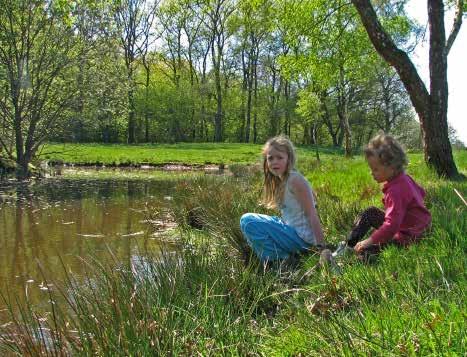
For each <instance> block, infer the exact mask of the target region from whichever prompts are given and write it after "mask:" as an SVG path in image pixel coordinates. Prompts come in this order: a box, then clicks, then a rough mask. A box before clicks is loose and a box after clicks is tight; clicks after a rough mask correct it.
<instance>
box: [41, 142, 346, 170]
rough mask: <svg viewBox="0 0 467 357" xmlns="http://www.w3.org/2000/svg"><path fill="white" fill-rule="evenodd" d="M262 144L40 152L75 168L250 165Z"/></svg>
mask: <svg viewBox="0 0 467 357" xmlns="http://www.w3.org/2000/svg"><path fill="white" fill-rule="evenodd" d="M261 147H262V145H256V144H228V143H179V144H139V145H124V144H94V143H88V144H57V143H48V144H46V145H44V146H43V148H42V150H41V152H40V159H44V160H50V161H63V162H65V163H70V164H78V165H96V164H97V165H114V166H132V165H139V164H150V165H163V164H167V163H178V164H188V165H206V164H227V165H229V164H249V163H255V162H258V161H259V160H260V158H261ZM320 151H321V155H324V156H326V155H327V154H335V153H338V152H341V151H342V150H340V149H334V148H321V149H320ZM298 152H299V155H304V156H306V157H311V156H314V149H312V148H311V147H303V148H302V147H299V148H298Z"/></svg>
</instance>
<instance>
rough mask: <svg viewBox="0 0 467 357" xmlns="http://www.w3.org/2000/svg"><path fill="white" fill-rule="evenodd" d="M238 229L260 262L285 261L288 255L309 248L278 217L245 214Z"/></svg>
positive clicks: (307, 244) (308, 245)
mask: <svg viewBox="0 0 467 357" xmlns="http://www.w3.org/2000/svg"><path fill="white" fill-rule="evenodd" d="M240 228H241V230H242V232H243V234H244V236H245V237H246V241H247V242H248V245H249V246H250V247H251V248H252V249H253V251H254V252H255V253H256V255H257V256H258V258H259V259H260V260H261V261H262V262H265V261H268V260H277V259H286V258H287V257H289V255H290V254H293V253H299V252H302V251H305V250H308V248H309V247H310V246H311V245H310V244H309V243H307V242H305V241H304V240H303V239H302V238H300V237H299V235H298V234H297V232H296V231H295V229H294V228H293V227H291V226H289V225H287V224H285V223H284V222H283V221H282V220H281V219H280V218H279V217H273V216H267V215H265V214H258V213H245V214H244V215H243V216H242V218H240Z"/></svg>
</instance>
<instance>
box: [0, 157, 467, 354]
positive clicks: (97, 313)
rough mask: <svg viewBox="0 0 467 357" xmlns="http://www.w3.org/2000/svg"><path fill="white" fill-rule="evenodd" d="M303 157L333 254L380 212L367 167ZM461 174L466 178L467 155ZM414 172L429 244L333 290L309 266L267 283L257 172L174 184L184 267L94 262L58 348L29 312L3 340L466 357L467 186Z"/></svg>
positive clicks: (416, 163) (390, 252) (310, 261)
mask: <svg viewBox="0 0 467 357" xmlns="http://www.w3.org/2000/svg"><path fill="white" fill-rule="evenodd" d="M299 156H300V157H299V166H298V167H299V169H300V170H301V171H302V172H303V173H304V174H305V176H306V177H307V178H308V179H310V181H311V183H312V185H313V187H314V189H315V191H316V192H317V194H318V210H319V213H320V217H321V220H322V222H323V228H324V231H325V235H326V237H327V239H328V240H329V241H330V242H333V243H337V242H338V241H339V240H341V239H343V237H344V236H345V234H346V233H347V232H348V230H349V228H350V227H351V225H352V222H353V219H354V217H355V215H356V214H357V213H358V212H359V211H360V210H362V209H364V208H365V207H367V206H368V205H377V206H380V207H381V192H380V188H379V186H378V185H377V184H376V183H374V182H373V181H372V179H371V177H370V175H369V173H368V169H367V166H366V164H365V162H364V160H363V159H362V158H361V157H356V158H354V159H352V160H346V159H343V158H342V157H340V156H337V155H333V154H331V153H328V154H324V155H322V160H321V162H317V161H316V160H315V159H314V156H313V152H312V151H307V150H306V149H299ZM456 160H457V165H458V167H459V168H460V170H461V171H462V172H464V174H466V173H467V172H466V171H465V170H466V168H467V154H466V152H457V153H456ZM410 161H411V164H410V165H409V167H408V170H407V171H408V173H409V174H411V175H412V176H413V177H414V178H415V180H416V181H417V182H419V183H420V184H421V185H422V186H423V187H425V188H426V190H427V199H426V201H427V206H428V207H429V209H430V210H431V212H432V214H433V226H432V228H431V230H430V232H429V233H428V234H427V236H426V237H425V239H423V241H422V242H421V243H419V244H417V245H413V246H411V247H409V248H408V249H398V248H395V247H391V248H389V249H387V250H385V251H384V252H383V254H382V255H381V256H380V258H379V260H378V262H377V263H376V264H374V265H370V266H367V265H362V264H361V263H359V262H357V261H356V260H355V259H353V257H348V258H345V259H344V260H343V261H342V263H343V266H342V270H343V273H342V275H337V276H336V275H333V274H332V273H330V272H329V271H327V270H326V269H319V268H317V267H316V263H317V261H318V257H317V256H316V255H308V256H303V257H302V258H301V260H300V263H299V265H298V266H296V267H295V268H290V267H287V266H281V265H278V266H273V267H272V268H270V269H269V270H266V271H265V270H264V269H263V268H262V267H261V266H259V265H258V263H257V261H256V260H255V259H254V257H252V256H251V255H250V251H249V249H248V247H247V246H246V244H245V242H244V240H243V238H242V236H241V233H240V230H239V227H238V220H239V218H240V216H241V214H243V213H245V212H253V211H254V212H265V213H269V214H275V213H277V212H271V211H267V210H266V209H264V208H262V207H259V206H258V205H257V202H258V198H259V195H260V193H261V174H260V172H258V170H247V169H245V170H242V169H241V168H240V167H236V169H235V171H236V173H237V174H236V176H226V177H214V176H207V177H197V178H195V179H183V180H180V181H179V182H178V183H177V185H176V186H177V187H176V194H175V195H174V197H173V205H172V208H171V214H172V217H173V218H174V219H175V220H176V222H177V223H178V225H179V231H178V234H180V236H181V241H182V245H181V249H180V251H179V253H177V254H173V255H168V254H166V255H163V256H161V257H153V258H151V257H149V258H146V259H141V258H138V257H139V255H138V254H135V255H134V259H132V260H131V261H129V262H126V263H122V262H115V264H114V265H112V264H108V265H105V266H104V265H101V264H100V263H98V262H90V264H89V274H88V278H87V279H86V281H85V282H77V281H76V282H75V281H74V280H73V278H72V277H71V276H70V278H69V281H68V282H67V283H66V284H65V285H66V289H65V290H64V294H65V296H67V297H68V299H69V304H68V305H67V306H60V307H58V306H55V307H54V312H55V315H52V314H51V315H49V316H48V321H49V326H48V328H50V331H53V332H54V333H52V334H51V335H50V336H52V337H50V336H49V335H47V336H42V337H41V336H40V334H39V335H38V334H37V331H38V327H37V319H35V317H34V314H33V310H34V309H33V307H29V309H28V308H26V309H25V310H24V311H25V312H24V314H23V316H21V317H19V318H17V319H16V320H15V322H14V323H12V324H10V325H9V326H7V327H6V328H4V329H3V332H0V339H1V340H2V342H3V348H4V349H5V350H7V351H15V352H16V353H18V354H22V353H23V354H27V353H28V352H29V351H32V350H33V348H34V346H38V345H39V346H41V345H43V346H45V345H46V342H47V341H48V340H46V338H49V339H50V338H51V339H52V340H53V341H55V342H54V344H52V346H56V349H55V351H56V353H57V354H58V353H59V352H60V351H62V350H63V349H66V350H68V351H72V352H73V353H75V354H82V355H90V354H98V355H247V354H252V355H266V356H291V355H319V356H336V355H349V356H353V355H356V354H357V355H465V352H466V351H465V345H466V336H465V332H464V331H465V328H463V326H464V325H465V318H466V316H465V308H466V302H465V293H464V291H465V286H466V274H465V270H466V269H465V268H466V266H465V265H466V264H465V263H466V260H465V251H466V248H467V245H466V234H465V232H467V219H466V218H467V214H466V212H467V207H465V206H464V203H463V202H462V200H461V199H460V197H459V196H458V195H457V194H456V192H455V191H454V189H456V190H457V191H458V192H459V193H460V194H461V195H463V196H464V197H466V196H467V183H466V181H465V180H464V181H454V182H451V181H445V180H441V179H438V178H436V177H435V176H434V174H433V172H432V171H430V170H428V169H427V168H426V167H425V166H424V164H423V157H422V155H421V154H411V155H410ZM247 162H249V163H254V162H257V157H256V156H255V157H254V158H250V160H248V161H247ZM242 175H245V176H242ZM237 176H240V177H237ZM116 267H117V268H116ZM27 329H29V330H27ZM28 331H29V332H28ZM34 331H36V335H34ZM41 338H42V340H41ZM54 339H55V340H54ZM38 340H39V341H42V342H38ZM44 341H46V342H44ZM49 342H50V341H49ZM41 343H42V344H41ZM48 348H49V351H50V350H51V347H50V346H49V347H48ZM52 348H53V347H52Z"/></svg>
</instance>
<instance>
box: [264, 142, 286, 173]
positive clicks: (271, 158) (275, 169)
mask: <svg viewBox="0 0 467 357" xmlns="http://www.w3.org/2000/svg"><path fill="white" fill-rule="evenodd" d="M266 161H267V164H268V169H269V171H270V172H271V173H272V174H273V175H275V176H279V177H282V176H283V175H284V174H285V173H286V171H287V165H288V163H289V156H288V155H287V153H286V152H284V151H279V150H277V149H276V148H274V147H272V146H270V147H269V149H268V150H267V151H266Z"/></svg>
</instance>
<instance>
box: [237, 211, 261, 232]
mask: <svg viewBox="0 0 467 357" xmlns="http://www.w3.org/2000/svg"><path fill="white" fill-rule="evenodd" d="M254 221H257V218H256V214H254V213H245V214H244V215H243V216H242V217H241V218H240V228H241V230H242V231H245V228H246V226H247V225H248V224H249V223H251V222H254Z"/></svg>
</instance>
